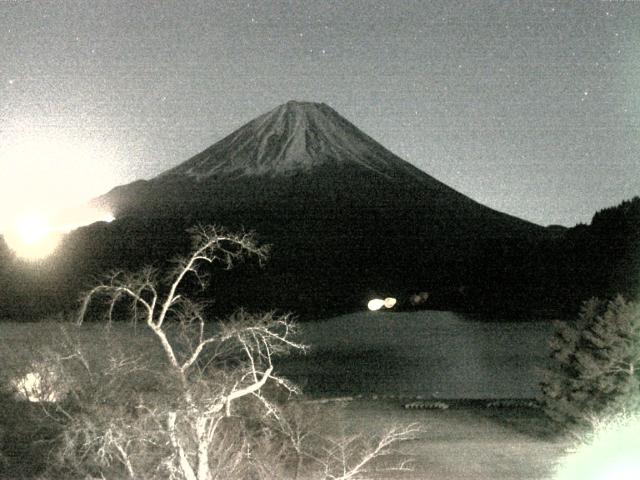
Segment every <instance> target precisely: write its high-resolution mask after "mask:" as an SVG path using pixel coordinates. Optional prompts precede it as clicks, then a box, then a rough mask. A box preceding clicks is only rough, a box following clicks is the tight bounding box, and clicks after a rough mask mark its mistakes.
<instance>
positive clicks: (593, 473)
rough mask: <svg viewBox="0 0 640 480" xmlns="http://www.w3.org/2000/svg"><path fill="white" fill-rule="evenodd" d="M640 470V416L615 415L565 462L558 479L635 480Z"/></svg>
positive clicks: (559, 471)
mask: <svg viewBox="0 0 640 480" xmlns="http://www.w3.org/2000/svg"><path fill="white" fill-rule="evenodd" d="M638 472H640V416H639V415H634V416H622V417H619V418H614V419H611V420H610V421H608V422H607V423H605V424H604V425H603V426H601V427H600V428H597V429H596V432H595V437H594V440H593V441H592V442H590V443H587V444H585V445H582V446H580V447H579V448H578V449H577V451H576V452H575V453H574V454H572V455H570V456H569V457H567V458H566V459H565V461H564V462H563V463H562V464H561V466H560V468H559V470H558V475H557V476H556V480H635V479H637V478H639V473H638Z"/></svg>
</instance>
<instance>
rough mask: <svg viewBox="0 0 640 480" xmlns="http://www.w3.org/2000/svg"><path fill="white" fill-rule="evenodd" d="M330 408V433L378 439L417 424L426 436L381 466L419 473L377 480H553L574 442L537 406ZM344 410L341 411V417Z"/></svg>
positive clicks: (375, 404) (361, 403)
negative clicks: (405, 464)
mask: <svg viewBox="0 0 640 480" xmlns="http://www.w3.org/2000/svg"><path fill="white" fill-rule="evenodd" d="M338 404H339V405H340V406H336V404H335V403H334V404H326V405H325V406H324V408H326V409H327V415H326V416H324V417H323V418H328V419H332V420H331V421H329V423H328V424H327V426H326V427H325V428H326V429H327V430H338V429H340V428H343V429H345V430H346V432H347V433H356V432H359V433H361V434H363V435H368V436H375V435H376V434H379V433H380V432H381V431H382V430H383V429H385V428H388V427H390V426H393V425H407V424H410V423H417V424H418V425H419V426H420V427H421V430H422V432H421V433H419V434H417V435H416V436H415V438H414V439H412V440H409V441H405V442H403V443H401V444H399V445H398V447H397V448H396V450H397V453H396V454H395V455H393V456H392V457H391V458H386V459H385V460H384V461H382V462H380V463H378V465H377V466H378V467H379V468H381V469H384V468H385V467H386V466H388V465H392V464H394V463H397V460H402V459H410V460H411V461H412V464H413V471H410V472H389V471H386V472H385V471H381V472H379V473H377V474H372V475H371V477H372V478H378V479H389V480H400V479H416V480H417V479H421V480H448V479H451V480H472V479H473V480H526V479H532V480H533V479H538V480H541V479H552V478H553V475H554V470H555V467H556V464H557V463H558V462H559V461H560V459H561V458H562V456H563V455H564V452H565V450H566V448H567V447H568V446H569V442H568V441H567V440H566V439H563V438H561V437H557V436H554V435H552V434H551V432H550V431H549V425H548V423H547V420H546V418H545V417H544V416H543V414H542V413H541V412H540V411H538V410H535V409H531V408H486V407H484V406H482V405H480V404H478V405H464V406H460V407H456V406H455V405H453V406H452V407H451V408H449V409H447V410H406V409H403V408H402V402H400V401H398V400H381V399H379V400H371V399H355V400H353V401H348V402H338ZM336 412H338V413H336Z"/></svg>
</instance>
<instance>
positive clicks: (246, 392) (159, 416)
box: [0, 227, 640, 480]
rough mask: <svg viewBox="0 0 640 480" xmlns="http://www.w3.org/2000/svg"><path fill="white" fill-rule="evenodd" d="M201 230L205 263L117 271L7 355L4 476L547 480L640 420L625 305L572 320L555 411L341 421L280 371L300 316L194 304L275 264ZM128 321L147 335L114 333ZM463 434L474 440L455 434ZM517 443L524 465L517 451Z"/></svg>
mask: <svg viewBox="0 0 640 480" xmlns="http://www.w3.org/2000/svg"><path fill="white" fill-rule="evenodd" d="M192 233H193V234H194V238H193V240H194V243H193V245H192V248H191V251H190V252H191V253H190V254H189V255H187V256H185V257H183V258H182V259H180V260H178V261H177V262H175V263H174V264H173V268H172V269H171V270H167V271H158V270H155V269H151V268H146V269H142V270H139V271H138V272H136V273H124V272H114V273H112V274H110V275H108V276H106V277H105V278H104V280H103V281H102V282H101V283H98V284H96V285H94V286H93V287H92V288H91V289H89V290H88V291H87V292H86V293H85V295H84V297H83V302H82V304H81V307H80V309H79V310H78V311H77V312H76V315H75V317H74V318H72V319H71V320H72V322H66V323H65V322H62V323H49V324H47V323H43V324H40V325H42V326H43V328H48V329H50V331H51V336H50V339H49V341H48V342H47V344H46V346H44V348H42V347H43V346H42V345H40V346H36V345H35V344H33V343H30V341H29V339H28V338H24V336H23V338H21V339H20V342H21V345H22V347H23V348H17V345H16V343H12V344H11V345H9V344H4V345H3V351H2V357H3V370H2V371H1V372H0V384H1V385H2V394H1V395H0V402H2V407H3V408H2V412H3V413H2V414H1V415H0V473H1V474H2V475H1V476H2V477H3V478H51V479H56V478H70V479H72V478H132V479H144V478H167V479H185V480H212V479H214V478H224V479H230V480H232V479H267V478H280V479H307V478H308V479H316V478H317V479H333V480H336V479H341V480H348V479H356V478H443V477H442V475H443V474H446V473H447V472H448V473H450V474H451V475H452V476H449V478H494V479H495V478H505V479H506V478H514V479H515V478H539V476H538V475H545V476H546V475H551V474H552V472H551V470H552V468H551V467H552V466H553V461H554V460H555V459H556V458H557V457H558V456H559V455H560V453H561V450H562V447H563V446H564V445H565V444H566V443H565V440H564V439H565V438H566V437H564V436H560V437H559V436H557V434H558V433H560V434H562V435H564V434H574V435H575V436H576V437H577V438H582V439H584V438H587V439H588V441H591V440H593V435H594V434H593V432H594V431H598V430H597V429H594V426H599V425H601V424H602V423H603V422H606V421H607V418H613V417H616V416H617V415H619V414H620V413H621V412H622V413H624V414H625V415H626V414H627V413H628V414H629V415H630V416H629V417H628V418H627V417H625V421H627V420H628V419H631V420H629V421H635V420H634V419H636V418H637V416H636V415H637V414H636V412H637V409H638V399H639V398H640V388H639V385H640V381H639V373H638V372H639V367H640V365H639V363H640V308H639V307H638V304H636V303H634V302H627V301H626V300H624V299H623V298H622V297H618V298H616V299H614V300H612V301H608V302H607V301H598V300H592V301H589V302H587V303H586V304H584V305H583V308H582V311H581V314H580V316H579V317H578V319H577V321H568V322H558V323H557V324H556V331H555V336H554V337H553V339H552V341H551V366H550V368H549V369H548V370H547V372H546V377H545V379H544V381H543V383H542V395H541V397H540V404H541V405H542V407H543V409H542V411H539V410H537V409H532V408H531V406H535V405H531V406H529V405H527V406H519V405H512V404H509V403H508V402H507V403H505V404H502V405H499V404H498V403H499V402H498V403H495V404H493V405H485V406H484V407H478V406H474V405H466V406H465V407H464V408H448V407H449V405H447V404H445V403H442V402H436V403H435V404H429V405H427V404H426V403H425V405H423V406H425V408H426V411H428V412H430V413H426V411H425V412H423V411H422V410H423V409H421V408H416V409H415V410H414V409H412V410H411V413H409V412H407V411H406V410H405V411H403V410H400V405H395V407H394V408H397V409H398V410H397V411H396V410H394V411H393V412H392V411H390V410H389V409H387V413H388V414H389V417H388V418H387V420H389V418H393V419H398V420H399V421H397V422H396V421H394V422H393V423H391V424H385V422H386V421H377V422H372V423H373V424H375V425H377V426H378V427H381V428H380V430H379V431H371V430H370V425H369V424H367V425H364V424H363V423H362V422H364V421H365V420H367V419H372V418H376V416H377V414H378V413H375V414H372V413H371V412H379V411H380V409H381V408H382V409H384V408H387V407H384V405H388V402H387V403H381V404H377V406H373V407H372V406H371V404H370V403H367V401H363V400H358V401H356V402H353V403H351V402H350V403H349V406H347V407H345V408H346V411H349V408H351V409H352V410H351V413H352V414H356V415H361V418H359V419H351V420H349V421H347V422H345V421H344V420H345V419H344V418H343V417H342V418H340V420H339V423H333V424H332V416H334V415H336V416H340V415H341V413H340V411H341V410H339V409H337V408H336V407H335V406H334V407H332V408H329V406H327V405H321V406H318V405H317V404H316V403H314V402H309V401H305V399H304V398H303V397H300V396H299V393H300V392H299V389H298V387H297V386H296V385H295V384H292V383H291V382H290V381H289V380H288V379H287V378H284V377H281V376H280V375H279V374H278V371H277V369H276V366H277V362H275V359H276V358H277V357H279V356H282V355H286V354H288V353H289V352H292V351H302V350H304V349H305V345H303V344H301V343H299V340H298V339H297V337H296V335H295V333H296V324H295V323H294V322H292V320H291V318H290V317H288V316H286V315H278V314H275V313H272V312H271V313H263V314H254V313H249V312H248V311H246V310H238V311H236V313H235V314H234V315H232V316H230V317H227V318H225V319H224V320H222V321H216V322H211V321H209V320H208V317H207V310H206V309H205V308H204V305H203V304H202V303H201V302H198V301H193V300H191V299H190V298H189V297H188V295H187V293H188V292H189V291H191V290H192V289H193V288H195V287H196V286H197V285H204V284H206V280H207V276H209V275H211V274H213V273H214V270H211V269H210V267H211V266H224V267H231V266H232V265H234V264H236V263H237V262H238V261H240V260H241V259H249V258H253V261H258V262H260V261H262V260H264V259H265V257H266V253H267V252H266V250H265V249H264V248H263V247H261V246H259V245H258V244H257V243H256V242H255V239H254V238H253V237H252V236H251V235H246V234H240V235H237V234H233V233H228V232H226V231H224V230H220V229H214V228H211V227H203V228H199V229H196V230H194V231H193V232H192ZM190 282H191V283H190ZM124 316H126V317H127V318H128V319H129V320H130V322H131V323H127V324H125V323H122V322H119V323H118V322H115V321H116V320H118V319H120V318H123V317H124ZM90 319H93V320H94V321H95V322H96V323H93V324H87V323H86V322H87V321H88V320H90ZM114 322H115V323H114ZM123 326H126V328H127V331H126V335H122V334H118V331H119V329H121V328H122V327H123ZM36 328H37V327H36ZM86 328H91V329H92V332H91V334H90V335H89V337H87V336H86V334H84V333H83V329H86ZM120 331H121V330H120ZM131 331H133V332H134V333H135V335H134V336H133V337H131V335H130V334H131ZM87 338H90V339H91V340H89V341H87ZM14 340H15V339H14ZM20 342H19V343H20ZM353 405H355V406H353ZM487 407H490V408H489V409H487ZM500 407H502V408H500ZM505 407H506V408H505ZM482 408H484V409H485V410H484V411H485V412H487V413H486V414H484V415H483V414H482V413H480V410H481V409H482ZM496 408H498V409H499V410H501V413H496V412H495V409H496ZM492 409H494V410H492ZM400 411H402V412H403V413H402V414H399V413H397V412H400ZM363 412H369V413H363ZM436 412H437V413H438V415H437V418H436V416H434V415H435V413H436ZM444 412H446V413H444ZM454 412H458V413H454ZM418 415H424V416H425V417H426V418H428V420H429V421H421V419H420V418H417V416H418ZM443 419H446V420H443ZM413 420H417V422H413ZM423 420H424V419H423ZM487 423H488V424H491V425H495V426H496V428H487ZM340 425H342V427H340ZM433 425H440V427H439V428H433ZM456 425H457V427H456V428H460V431H459V434H460V435H462V440H461V438H460V437H457V438H456V437H452V436H451V432H452V431H455V429H453V430H451V429H452V427H454V426H456ZM430 426H431V427H432V428H433V429H432V431H431V435H432V436H430V435H429V428H430ZM358 429H359V430H358ZM505 431H506V432H507V433H505ZM498 432H502V433H498ZM438 436H440V437H438ZM434 438H435V439H434ZM487 438H489V439H492V442H493V443H489V444H487ZM527 439H528V440H527ZM532 439H533V440H532ZM438 440H440V443H438ZM442 442H444V443H442ZM477 442H480V443H483V444H484V445H486V446H487V448H486V449H480V450H478V449H477V447H476V446H474V445H475V444H476V443H477ZM507 442H511V443H510V445H511V448H512V449H515V450H517V449H521V455H525V459H521V460H519V461H517V462H513V458H512V457H508V456H505V455H504V454H503V453H501V450H500V449H501V448H504V446H505V445H506V444H507ZM412 445H414V447H412ZM443 445H445V446H449V447H453V448H454V451H455V449H458V450H457V451H458V452H459V453H460V454H461V455H463V454H467V455H468V454H469V452H472V451H473V452H475V455H474V458H473V461H471V462H467V463H466V464H465V465H464V466H463V467H460V468H456V467H455V466H454V465H443V464H442V460H441V456H442V455H444V454H445V452H443V451H442V447H443ZM394 447H397V448H398V449H399V450H398V451H395V453H394ZM425 449H426V450H429V449H432V450H431V451H432V452H440V454H437V453H436V454H435V459H433V457H429V451H427V453H425ZM446 453H447V454H449V453H450V451H447V452H446ZM635 453H637V452H635ZM526 455H528V456H526ZM544 456H547V458H548V460H549V462H551V463H546V464H544V466H543V465H542V463H543V462H542V458H543V457H544ZM430 458H431V459H430ZM412 460H413V465H414V467H411V461H412ZM416 465H417V466H418V468H419V471H415V472H414V471H413V470H412V468H415V466H416ZM483 465H484V466H483ZM504 465H507V467H504V468H502V467H501V466H504ZM496 467H498V468H496ZM523 472H525V473H523ZM532 472H533V473H534V474H535V475H536V476H535V477H531V476H530V477H527V475H531V473H532ZM432 475H435V476H432ZM445 478H446V477H445Z"/></svg>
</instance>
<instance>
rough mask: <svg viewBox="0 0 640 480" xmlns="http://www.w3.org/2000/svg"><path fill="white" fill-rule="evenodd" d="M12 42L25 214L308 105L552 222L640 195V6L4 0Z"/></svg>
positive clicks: (1, 129)
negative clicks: (283, 109)
mask: <svg viewBox="0 0 640 480" xmlns="http://www.w3.org/2000/svg"><path fill="white" fill-rule="evenodd" d="M0 45H1V48H0V99H1V101H0V165H1V167H2V170H1V171H2V175H1V176H0V179H1V180H0V182H1V183H0V191H2V192H3V193H2V195H3V197H4V198H2V199H1V200H2V204H3V205H4V206H3V207H2V208H1V209H0V214H2V215H4V216H5V217H6V216H7V215H8V214H9V213H10V211H13V210H15V208H16V204H18V205H21V206H26V205H27V204H29V203H31V204H32V205H30V206H29V207H30V208H40V207H39V205H42V204H45V203H46V204H47V205H53V204H56V203H63V202H65V201H72V200H73V199H77V198H80V197H87V196H92V195H97V194H100V193H103V192H104V191H106V190H108V189H109V188H111V187H112V186H114V185H116V184H121V183H126V182H129V181H132V180H134V179H136V178H149V177H151V176H153V175H155V174H158V173H160V172H161V171H163V170H165V169H166V168H168V167H170V166H173V165H176V164H178V163H180V162H182V161H184V160H186V159H187V158H188V157H190V156H191V155H193V154H195V153H197V152H199V151H200V150H202V149H204V148H205V147H207V146H209V145H211V144H212V143H214V142H215V141H217V140H219V139H221V138H222V137H223V136H225V135H226V134H228V133H230V132H231V131H233V130H234V129H235V128H237V127H239V126H240V125H242V124H243V123H245V122H247V121H249V120H251V119H252V118H254V117H255V116H257V115H259V114H261V113H264V112H266V111H268V110H270V109H272V108H274V107H275V106H277V105H278V104H281V103H284V102H286V101H287V100H290V99H297V100H309V101H317V102H325V103H327V104H329V105H330V106H332V107H333V108H335V109H336V110H337V111H338V112H339V113H341V114H342V115H343V116H345V117H346V118H348V119H349V120H351V121H352V122H353V123H355V124H356V125H357V126H359V127H360V128H361V129H362V130H364V131H365V132H366V133H368V134H369V135H371V136H372V137H373V138H374V139H376V140H378V141H379V142H380V143H382V144H383V145H384V146H386V147H387V148H389V149H390V150H391V151H393V152H394V153H396V154H398V155H399V156H400V157H402V158H404V159H406V160H408V161H409V162H412V163H413V164H415V165H416V166H418V167H419V168H421V169H423V170H425V171H426V172H427V173H429V174H431V175H433V176H434V177H436V178H438V179H439V180H441V181H443V182H445V183H447V184H448V185H450V186H452V187H454V188H456V189H457V190H459V191H461V192H462V193H464V194H466V195H468V196H470V197H472V198H474V199H475V200H477V201H479V202H481V203H484V204H486V205H488V206H490V207H493V208H496V209H498V210H502V211H504V212H507V213H510V214H513V215H516V216H519V217H522V218H525V219H528V220H531V221H534V222H536V223H540V224H544V225H546V224H552V223H560V224H564V225H567V226H571V225H574V224H575V223H577V222H580V221H582V222H587V221H589V219H590V218H591V216H592V215H593V213H594V212H595V211H596V210H598V209H600V208H603V207H606V206H611V205H613V204H616V203H618V202H620V201H621V200H623V199H626V198H630V197H632V196H633V195H638V194H640V175H639V173H640V169H639V168H638V167H639V166H640V156H639V153H640V1H632V0H627V1H624V0H621V1H600V0H593V1H591V0H580V1H578V0H576V1H572V2H555V1H554V2H545V1H528V2H517V1H509V2H504V1H464V2H463V1H454V0H445V1H431V2H426V1H425V2H420V1H399V0H394V1H348V2H329V1H309V2H294V1H286V2H285V1H278V2H275V1H271V2H246V1H245V2H235V1H234V2H221V1H204V0H201V1H186V2H178V1H175V2H169V1H166V2H160V1H154V2H150V1H134V0H130V1H113V0H107V1H97V0H95V1H71V0H60V1H20V0H17V1H0ZM89 179H91V180H89ZM24 190H28V191H29V192H30V193H29V194H24V193H22V191H24ZM9 199H11V202H10V205H9V206H7V205H8V204H9ZM25 208H26V207H25ZM43 208H44V207H43ZM10 209H11V210H10ZM0 223H1V222H0Z"/></svg>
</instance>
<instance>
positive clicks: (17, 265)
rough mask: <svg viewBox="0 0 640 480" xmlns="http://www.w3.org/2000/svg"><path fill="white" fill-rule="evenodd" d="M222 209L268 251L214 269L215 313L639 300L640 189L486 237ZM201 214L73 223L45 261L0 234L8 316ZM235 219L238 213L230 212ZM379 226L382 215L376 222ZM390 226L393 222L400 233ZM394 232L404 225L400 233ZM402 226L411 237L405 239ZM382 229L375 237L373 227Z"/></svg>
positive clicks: (154, 249) (527, 308) (169, 238)
mask: <svg viewBox="0 0 640 480" xmlns="http://www.w3.org/2000/svg"><path fill="white" fill-rule="evenodd" d="M237 217H238V216H237V214H236V213H234V212H229V213H228V215H226V217H225V215H222V214H221V215H219V219H220V223H222V224H225V225H228V226H229V227H230V228H239V227H240V226H241V225H247V224H249V225H251V226H252V228H253V229H255V230H256V231H257V232H258V233H259V234H260V236H259V239H260V240H262V241H263V242H264V243H270V244H272V254H271V259H270V261H269V263H268V264H267V265H266V267H265V268H264V269H261V268H258V266H257V265H254V264H251V263H249V264H245V265H241V266H239V267H238V268H236V269H235V270H234V271H232V272H221V273H217V274H216V276H215V277H213V278H212V284H211V287H210V290H209V291H208V292H204V293H203V295H205V296H207V295H209V296H212V297H214V298H215V304H214V305H215V309H216V312H218V313H223V312H224V311H225V310H231V309H233V308H236V307H239V306H245V307H247V308H253V309H265V308H279V309H283V310H291V311H294V312H296V313H298V314H299V315H300V317H301V319H305V318H313V317H318V316H326V315H331V314H335V313H344V312H347V311H353V310H358V309H362V308H363V306H364V305H365V304H366V301H367V299H368V298H370V297H371V296H373V295H395V296H397V297H398V299H399V300H400V302H399V308H403V307H408V308H410V307H409V305H408V302H406V299H408V298H409V295H411V294H412V293H417V292H419V291H428V292H429V293H430V294H431V295H430V297H429V301H428V302H427V303H426V304H425V305H424V308H432V309H453V310H459V311H466V312H475V313H479V314H483V315H486V316H487V317H488V318H497V317H501V316H504V317H505V318H510V319H513V318H549V317H558V316H563V317H569V316H573V315H575V314H576V312H577V311H578V308H579V305H580V304H581V302H582V301H584V300H585V299H588V298H591V297H593V296H598V297H602V298H612V297H613V296H614V295H616V294H618V293H619V294H622V295H623V296H625V297H627V298H629V299H634V298H637V295H638V292H639V291H640V197H635V198H633V199H631V200H627V201H624V202H622V203H621V204H620V205H617V206H614V207H611V208H606V209H603V210H601V211H599V212H597V213H596V214H595V215H594V216H593V219H592V221H591V223H590V224H589V225H584V224H580V225H577V226H575V227H573V228H569V229H560V228H550V229H548V234H547V235H542V236H540V235H536V236H529V237H526V236H522V237H518V238H505V237H498V238H490V237H488V236H485V237H481V236H479V235H478V236H476V237H475V239H474V241H469V238H474V237H473V233H474V232H472V231H470V232H468V234H465V235H460V234H458V235H457V236H447V234H446V229H447V227H446V224H443V225H442V228H441V229H440V230H438V229H436V228H433V225H435V222H432V224H431V227H432V228H429V229H426V230H421V229H420V228H419V226H418V227H416V226H414V222H417V221H418V219H416V218H412V217H411V216H410V215H408V216H405V217H406V218H405V220H397V222H401V223H395V224H394V223H393V222H392V221H389V222H388V223H387V224H386V225H387V226H386V227H379V228H376V230H375V231H374V230H371V228H370V226H369V224H368V223H367V222H362V223H359V220H358V219H357V218H355V217H354V218H348V217H344V218H342V220H341V222H332V225H331V226H329V227H328V226H327V225H326V223H323V222H322V221H321V219H318V220H317V221H318V229H317V230H318V234H317V235H312V236H311V237H312V238H306V237H305V238H302V237H300V236H296V234H295V232H296V229H297V223H296V222H303V221H304V222H305V224H304V228H305V230H307V231H308V230H309V222H311V221H314V220H313V219H310V218H308V216H304V215H302V216H301V218H300V219H296V218H287V219H286V223H283V222H281V223H279V225H284V224H286V225H288V228H287V229H282V228H281V227H274V224H270V223H269V221H267V220H264V218H266V217H264V216H262V215H261V214H260V212H254V216H253V217H252V216H251V215H249V214H245V216H244V217H242V218H241V219H240V220H237ZM195 221H198V218H197V216H195V217H194V218H182V219H180V220H176V219H171V220H168V219H149V218H147V219H144V220H142V219H134V218H124V219H121V220H118V221H116V222H113V224H111V225H108V224H94V225H92V226H89V227H85V228H82V229H79V230H78V231H76V232H75V233H74V234H73V235H71V236H70V237H69V238H68V239H67V241H66V242H65V246H64V253H63V254H58V255H55V256H53V257H52V258H51V259H49V260H46V261H42V262H39V263H34V264H31V263H28V262H25V261H22V260H19V259H17V258H15V256H14V255H12V253H11V252H10V250H9V249H8V248H7V247H6V245H5V244H4V242H0V317H3V318H16V319H20V318H21V319H29V318H37V317H40V316H42V315H46V314H50V313H52V312H55V311H59V310H63V309H67V310H69V309H72V308H73V307H74V306H75V305H76V300H77V298H78V294H79V292H80V291H81V290H82V289H83V288H86V287H88V286H89V285H91V284H93V283H95V278H96V277H98V276H99V275H100V274H102V273H106V272H107V271H109V270H113V269H114V268H116V267H118V268H123V269H129V270H132V269H137V268H140V267H141V266H143V265H146V264H154V265H156V266H162V265H166V261H167V259H171V258H173V257H174V256H175V255H176V253H180V252H185V251H187V250H188V248H189V239H188V237H187V236H186V235H185V233H184V231H185V229H186V228H187V227H188V226H189V225H190V224H191V223H193V222H195ZM234 221H235V222H234ZM378 225H385V223H384V222H378ZM393 232H396V233H395V234H394V233H393ZM397 232H401V233H400V234H398V233H397ZM406 235H409V236H410V237H411V240H410V241H407V240H406ZM376 237H377V238H380V239H384V240H383V241H379V242H371V241H369V239H370V238H376Z"/></svg>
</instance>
